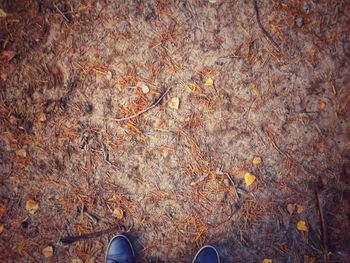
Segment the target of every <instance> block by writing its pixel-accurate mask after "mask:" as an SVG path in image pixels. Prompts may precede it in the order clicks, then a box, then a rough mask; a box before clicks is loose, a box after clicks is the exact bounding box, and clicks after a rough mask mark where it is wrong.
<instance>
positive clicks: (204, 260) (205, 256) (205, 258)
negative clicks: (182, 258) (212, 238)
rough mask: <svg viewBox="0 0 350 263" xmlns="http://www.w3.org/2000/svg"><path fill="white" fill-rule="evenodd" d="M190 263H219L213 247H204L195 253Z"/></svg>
mask: <svg viewBox="0 0 350 263" xmlns="http://www.w3.org/2000/svg"><path fill="white" fill-rule="evenodd" d="M192 263H220V257H219V253H218V251H217V250H216V248H215V247H213V246H209V245H207V246H204V247H202V248H201V249H200V250H199V251H198V252H197V254H196V256H195V257H194V260H193V261H192Z"/></svg>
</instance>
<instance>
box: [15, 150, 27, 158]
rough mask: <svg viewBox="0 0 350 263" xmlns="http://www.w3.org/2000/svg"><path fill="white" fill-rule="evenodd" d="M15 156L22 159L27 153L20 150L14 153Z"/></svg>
mask: <svg viewBox="0 0 350 263" xmlns="http://www.w3.org/2000/svg"><path fill="white" fill-rule="evenodd" d="M16 155H17V156H19V157H22V158H26V157H27V152H26V150H24V149H20V150H17V151H16Z"/></svg>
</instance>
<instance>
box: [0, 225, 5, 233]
mask: <svg viewBox="0 0 350 263" xmlns="http://www.w3.org/2000/svg"><path fill="white" fill-rule="evenodd" d="M4 229H5V225H4V224H0V234H1V233H2V232H3V231H4Z"/></svg>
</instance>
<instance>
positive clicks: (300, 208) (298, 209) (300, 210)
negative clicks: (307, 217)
mask: <svg viewBox="0 0 350 263" xmlns="http://www.w3.org/2000/svg"><path fill="white" fill-rule="evenodd" d="M296 207H297V213H298V214H301V213H302V212H303V211H304V208H303V207H302V206H301V205H296Z"/></svg>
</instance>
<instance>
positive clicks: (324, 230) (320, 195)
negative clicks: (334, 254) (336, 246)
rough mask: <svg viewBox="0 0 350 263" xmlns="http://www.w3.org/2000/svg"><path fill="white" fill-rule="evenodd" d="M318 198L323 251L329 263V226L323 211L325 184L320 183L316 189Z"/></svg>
mask: <svg viewBox="0 0 350 263" xmlns="http://www.w3.org/2000/svg"><path fill="white" fill-rule="evenodd" d="M316 197H317V207H318V210H319V212H320V221H321V228H322V242H323V249H324V256H325V261H326V262H328V260H329V257H328V251H329V249H328V235H327V225H326V221H325V216H324V211H323V202H322V201H323V184H322V183H321V182H320V183H319V185H318V187H317V189H316Z"/></svg>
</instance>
